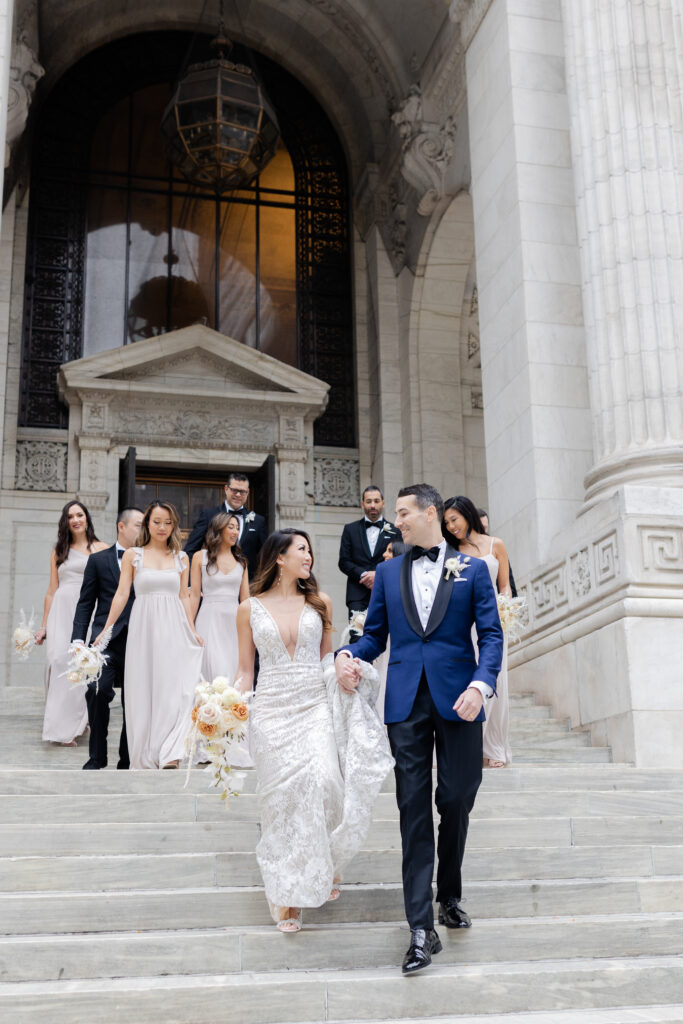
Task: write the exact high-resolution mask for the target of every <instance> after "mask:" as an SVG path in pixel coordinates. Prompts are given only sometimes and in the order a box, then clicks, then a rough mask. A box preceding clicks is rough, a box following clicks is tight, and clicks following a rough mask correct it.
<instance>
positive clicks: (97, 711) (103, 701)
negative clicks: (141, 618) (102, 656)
mask: <svg viewBox="0 0 683 1024" xmlns="http://www.w3.org/2000/svg"><path fill="white" fill-rule="evenodd" d="M143 518H144V516H143V513H142V511H141V510H140V509H139V508H124V509H122V510H121V512H120V513H119V518H118V522H117V524H116V529H117V538H116V544H112V546H111V547H110V548H106V549H105V550H104V551H98V552H96V553H95V554H94V555H91V556H90V558H89V559H88V562H87V564H86V567H85V573H84V574H83V583H82V585H81V593H80V597H79V598H78V604H77V605H76V612H75V615H74V625H73V632H72V633H71V639H72V640H86V639H87V635H88V627H89V626H90V619H91V618H92V614H93V612H95V618H94V619H93V623H92V636H97V635H98V633H101V632H102V630H103V629H104V624H105V622H106V621H107V616H108V615H109V609H110V607H111V602H112V600H113V597H114V594H115V593H116V590H117V587H118V585H119V578H120V576H121V559H122V558H123V552H124V551H126V549H127V548H129V547H132V546H133V544H135V542H136V540H137V537H138V534H139V532H140V527H141V526H142V520H143ZM134 600H135V595H134V593H133V591H132V590H131V596H130V598H129V600H128V604H127V605H126V607H125V608H124V610H123V612H122V613H121V615H120V616H119V618H118V619H117V620H116V623H115V625H114V630H113V634H112V638H111V640H110V641H109V646H108V647H107V651H106V653H107V663H106V665H105V666H104V668H103V669H102V675H101V676H100V678H99V680H98V681H97V683H89V685H88V689H87V690H86V694H85V700H86V704H87V705H88V723H89V725H90V748H89V753H90V757H89V758H88V760H87V761H86V762H85V764H84V765H83V768H84V769H85V770H87V771H96V770H97V769H98V768H106V767H107V732H108V729H109V705H110V704H111V702H112V700H113V699H114V687H115V686H120V687H121V706H122V707H123V709H124V710H123V728H122V729H121V739H120V741H119V761H118V764H117V765H116V767H117V768H130V760H129V758H128V742H127V739H126V712H125V707H124V702H123V670H124V666H125V662H126V640H127V639H128V619H129V618H130V610H131V608H132V607H133V601H134Z"/></svg>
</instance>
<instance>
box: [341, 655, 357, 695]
mask: <svg viewBox="0 0 683 1024" xmlns="http://www.w3.org/2000/svg"><path fill="white" fill-rule="evenodd" d="M334 668H335V671H336V673H337V682H338V683H339V688H340V689H341V690H343V691H344V693H353V691H354V690H355V689H356V687H357V686H358V684H359V682H360V676H361V670H360V662H359V661H358V658H353V657H352V656H351V655H350V654H349V652H348V651H340V652H339V654H338V655H337V657H336V659H335V662H334Z"/></svg>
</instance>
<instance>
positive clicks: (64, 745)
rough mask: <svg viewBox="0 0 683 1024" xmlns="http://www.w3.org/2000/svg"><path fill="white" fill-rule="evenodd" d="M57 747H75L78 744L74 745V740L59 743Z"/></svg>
mask: <svg viewBox="0 0 683 1024" xmlns="http://www.w3.org/2000/svg"><path fill="white" fill-rule="evenodd" d="M59 745H60V747H77V746H78V744H77V743H76V740H69V742H68V743H60V744H59Z"/></svg>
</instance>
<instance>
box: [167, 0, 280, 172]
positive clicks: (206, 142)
mask: <svg viewBox="0 0 683 1024" xmlns="http://www.w3.org/2000/svg"><path fill="white" fill-rule="evenodd" d="M231 46H232V44H231V42H230V40H229V39H228V38H227V37H226V36H225V31H224V28H223V13H222V4H221V23H220V28H219V31H218V35H217V36H216V38H215V39H214V40H212V42H211V47H212V48H213V49H215V50H217V52H218V56H217V58H216V59H215V60H209V61H206V62H204V63H202V64H193V65H191V66H190V67H189V68H188V70H187V73H186V74H185V75H183V77H182V78H181V79H180V81H179V82H178V84H177V85H176V88H175V91H174V94H173V96H172V97H171V100H170V102H169V104H168V106H167V107H166V110H165V111H164V114H163V117H162V122H161V128H162V131H163V134H164V137H165V139H166V151H167V153H168V157H169V159H170V160H171V161H172V163H174V164H175V165H176V166H177V167H178V168H179V170H180V172H181V173H182V175H183V176H184V177H185V178H187V179H188V181H191V182H192V183H193V184H195V185H200V186H202V187H203V188H214V189H216V191H218V192H224V191H225V190H226V189H235V188H241V187H243V186H245V185H248V184H249V182H250V181H252V180H253V179H254V178H255V177H256V175H257V174H258V173H259V172H260V171H262V170H263V168H264V167H265V166H266V164H267V163H268V162H269V160H270V159H271V158H272V157H273V156H274V155H275V150H276V149H277V143H278V138H279V134H280V130H279V127H278V123H277V117H276V115H275V111H274V110H273V107H272V106H271V104H270V102H269V100H268V98H267V96H266V95H265V93H264V90H263V88H262V86H261V84H260V83H259V81H258V80H257V78H256V77H255V75H254V72H253V71H252V69H251V68H249V67H247V66H246V65H245V64H236V63H234V62H233V61H231V60H227V59H226V57H225V56H224V53H225V52H226V51H227V52H229V50H230V48H231Z"/></svg>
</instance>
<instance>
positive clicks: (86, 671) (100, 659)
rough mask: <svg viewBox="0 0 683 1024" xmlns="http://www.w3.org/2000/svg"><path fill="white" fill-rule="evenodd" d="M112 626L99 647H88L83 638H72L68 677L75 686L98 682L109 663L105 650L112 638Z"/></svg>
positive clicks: (69, 650)
mask: <svg viewBox="0 0 683 1024" xmlns="http://www.w3.org/2000/svg"><path fill="white" fill-rule="evenodd" d="M111 634H112V627H111V626H110V627H109V629H108V630H107V631H106V633H104V634H103V636H102V639H101V640H100V642H99V644H98V645H97V647H88V645H87V644H86V643H85V642H84V641H83V640H72V642H71V643H70V644H69V648H68V652H67V653H68V661H67V663H66V678H67V679H68V680H69V682H70V683H73V684H74V686H87V685H88V683H97V682H98V680H99V678H100V676H101V675H102V669H103V668H104V666H105V665H106V664H107V655H106V654H105V653H104V650H105V648H106V646H107V644H108V643H109V641H110V640H111Z"/></svg>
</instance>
